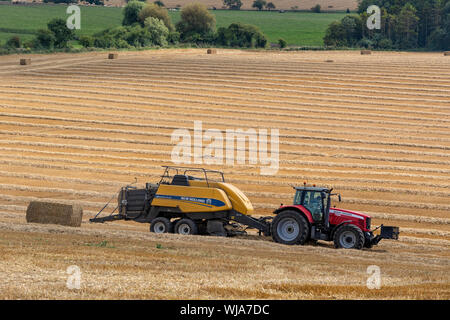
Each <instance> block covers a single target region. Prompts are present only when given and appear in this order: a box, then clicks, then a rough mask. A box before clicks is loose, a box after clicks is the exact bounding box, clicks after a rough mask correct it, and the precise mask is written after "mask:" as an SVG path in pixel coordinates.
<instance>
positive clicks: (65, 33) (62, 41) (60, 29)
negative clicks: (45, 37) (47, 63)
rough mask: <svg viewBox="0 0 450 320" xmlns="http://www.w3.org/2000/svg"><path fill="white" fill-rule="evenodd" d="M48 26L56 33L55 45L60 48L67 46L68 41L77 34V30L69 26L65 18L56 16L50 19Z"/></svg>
mask: <svg viewBox="0 0 450 320" xmlns="http://www.w3.org/2000/svg"><path fill="white" fill-rule="evenodd" d="M47 27H48V29H49V30H50V31H51V32H52V33H53V34H54V36H55V46H56V47H58V48H66V47H67V42H68V41H69V40H72V39H73V38H74V36H75V32H74V31H73V30H71V29H69V28H67V25H66V21H65V20H63V19H59V18H55V19H53V20H50V22H49V23H48V24H47Z"/></svg>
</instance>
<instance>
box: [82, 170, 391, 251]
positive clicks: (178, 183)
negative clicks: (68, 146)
mask: <svg viewBox="0 0 450 320" xmlns="http://www.w3.org/2000/svg"><path fill="white" fill-rule="evenodd" d="M164 168H165V170H164V174H163V175H162V177H161V180H160V181H159V183H157V184H152V183H147V184H146V186H145V188H144V189H137V188H136V187H132V186H126V187H123V188H121V191H120V192H119V196H118V206H117V207H116V209H115V210H114V211H113V213H114V212H115V211H116V210H117V209H118V211H119V213H118V214H113V213H112V214H111V215H109V216H105V217H98V216H99V214H100V213H101V212H102V211H103V210H101V211H100V212H99V213H98V214H97V215H96V216H95V218H92V219H90V221H91V222H100V223H102V222H106V221H115V220H134V221H137V222H142V223H150V231H151V232H155V233H173V232H174V233H178V234H184V235H189V234H208V235H216V236H227V235H228V236H232V235H236V234H241V233H245V229H247V228H253V229H257V230H258V231H259V233H260V234H261V233H262V234H264V235H265V236H272V239H273V240H274V241H276V242H279V243H283V244H287V245H294V244H301V245H302V244H305V243H306V242H307V241H308V240H325V241H333V242H334V245H335V247H336V248H346V249H361V248H363V247H366V248H371V247H372V246H373V245H376V244H378V243H379V241H380V240H381V239H398V235H399V228H398V227H392V226H383V225H381V226H380V227H379V228H381V233H380V234H379V235H376V236H375V235H374V233H373V231H374V230H371V217H370V216H368V215H365V214H362V213H358V212H353V211H348V210H343V209H337V208H335V207H333V208H332V207H331V197H332V196H338V197H339V201H340V200H341V196H340V195H339V194H334V193H332V190H333V189H328V188H325V187H316V186H306V183H305V185H304V186H300V187H294V189H295V190H296V193H295V197H294V202H293V204H292V205H285V206H284V205H281V206H280V207H279V208H278V209H276V210H275V211H274V213H275V217H274V216H267V217H260V218H255V217H253V216H252V214H253V212H254V210H253V206H252V204H251V202H250V200H249V199H248V198H247V197H246V196H245V194H244V193H243V192H242V191H241V190H239V189H238V188H236V187H235V186H233V185H232V184H229V183H227V182H225V178H224V175H223V172H221V171H213V170H207V169H203V168H189V167H172V166H164ZM171 172H175V174H173V175H172V174H171ZM199 173H200V175H201V176H198V175H196V174H199ZM191 174H193V175H191ZM211 175H216V176H218V177H219V179H217V178H216V179H211ZM105 207H106V206H105ZM376 229H378V228H376ZM376 229H375V230H376Z"/></svg>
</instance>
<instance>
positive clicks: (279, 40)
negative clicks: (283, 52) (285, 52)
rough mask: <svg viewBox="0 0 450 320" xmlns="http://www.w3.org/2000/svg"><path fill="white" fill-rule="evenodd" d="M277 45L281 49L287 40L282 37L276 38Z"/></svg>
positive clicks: (284, 46) (285, 45)
mask: <svg viewBox="0 0 450 320" xmlns="http://www.w3.org/2000/svg"><path fill="white" fill-rule="evenodd" d="M278 45H279V46H280V48H281V49H283V48H286V47H287V42H286V40H284V39H278Z"/></svg>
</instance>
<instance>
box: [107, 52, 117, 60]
mask: <svg viewBox="0 0 450 320" xmlns="http://www.w3.org/2000/svg"><path fill="white" fill-rule="evenodd" d="M118 57H119V55H118V54H117V53H110V54H108V59H117V58H118Z"/></svg>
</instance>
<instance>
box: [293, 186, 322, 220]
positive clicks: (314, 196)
mask: <svg viewBox="0 0 450 320" xmlns="http://www.w3.org/2000/svg"><path fill="white" fill-rule="evenodd" d="M295 189H296V193H295V197H294V205H301V206H303V207H305V208H306V209H308V211H309V212H311V215H312V218H313V220H314V222H317V223H321V222H322V223H323V222H324V218H325V217H326V216H327V214H328V212H329V207H330V204H329V199H330V190H329V189H326V188H316V187H296V188H295Z"/></svg>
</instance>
